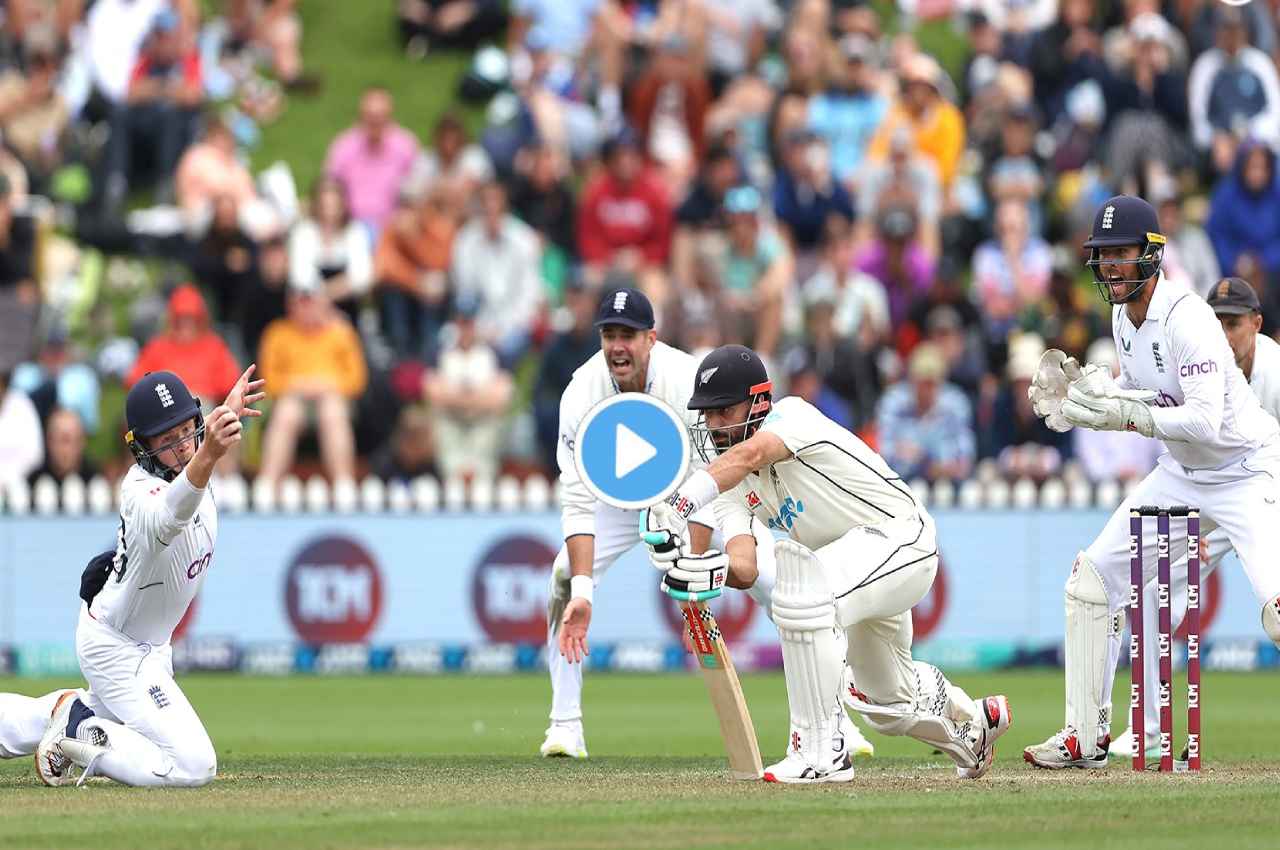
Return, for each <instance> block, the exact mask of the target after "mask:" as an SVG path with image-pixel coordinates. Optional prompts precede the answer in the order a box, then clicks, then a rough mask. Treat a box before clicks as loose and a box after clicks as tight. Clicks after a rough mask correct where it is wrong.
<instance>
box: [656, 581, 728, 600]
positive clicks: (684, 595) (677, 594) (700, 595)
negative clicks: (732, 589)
mask: <svg viewBox="0 0 1280 850" xmlns="http://www.w3.org/2000/svg"><path fill="white" fill-rule="evenodd" d="M660 587H661V588H662V592H663V593H665V594H667V596H670V597H671V598H672V599H678V600H680V601H681V602H706V601H707V600H708V599H715V598H716V597H717V596H719V595H720V593H721V591H719V590H696V591H688V590H672V589H671V588H669V587H667V586H666V584H662V585H660Z"/></svg>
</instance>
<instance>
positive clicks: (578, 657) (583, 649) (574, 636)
mask: <svg viewBox="0 0 1280 850" xmlns="http://www.w3.org/2000/svg"><path fill="white" fill-rule="evenodd" d="M590 625H591V603H590V602H588V601H587V600H586V599H581V598H579V599H570V600H569V604H568V605H566V606H565V609H564V617H563V618H562V619H561V620H560V654H561V655H563V656H564V657H565V658H566V659H568V661H569V663H570V664H578V663H581V661H582V660H583V659H584V658H586V656H587V655H588V651H587V628H588V627H590Z"/></svg>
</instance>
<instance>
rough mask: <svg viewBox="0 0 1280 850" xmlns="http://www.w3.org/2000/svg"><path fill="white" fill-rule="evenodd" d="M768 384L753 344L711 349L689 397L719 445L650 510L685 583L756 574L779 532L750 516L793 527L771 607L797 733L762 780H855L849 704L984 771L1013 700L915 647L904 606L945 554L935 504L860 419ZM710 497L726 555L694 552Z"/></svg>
mask: <svg viewBox="0 0 1280 850" xmlns="http://www.w3.org/2000/svg"><path fill="white" fill-rule="evenodd" d="M772 398H773V393H772V384H771V382H770V381H769V377H768V374H767V372H766V370H765V367H764V364H763V363H762V362H761V361H760V358H759V357H758V356H757V355H756V354H755V352H753V351H751V350H750V349H748V348H744V347H742V346H740V345H727V346H723V347H721V348H717V349H716V350H714V351H712V352H711V353H710V354H708V355H707V356H706V358H704V359H703V361H702V363H701V365H700V366H699V367H698V384H697V388H696V389H695V391H694V394H693V397H692V398H690V400H689V405H688V406H689V408H691V409H693V410H696V411H699V412H700V413H701V414H702V420H703V421H702V422H700V423H699V425H698V426H697V427H696V428H695V429H693V437H694V444H695V445H696V446H698V447H699V448H700V450H701V451H703V452H705V453H706V455H707V456H708V457H712V456H714V460H711V461H710V464H709V465H708V466H707V467H706V468H705V469H702V470H698V471H696V472H694V473H693V474H692V475H691V476H690V477H689V478H688V479H686V480H685V482H684V483H683V484H682V485H681V486H680V488H679V490H677V491H676V492H675V493H674V494H672V496H671V497H670V498H669V499H668V500H667V501H665V502H660V503H658V504H657V505H654V506H653V507H651V508H649V509H647V510H646V512H645V516H644V518H643V519H644V522H645V531H644V532H642V537H643V538H644V539H645V541H646V543H648V544H649V545H650V547H651V549H650V551H651V555H650V557H651V558H652V559H653V561H654V564H655V566H657V567H658V568H659V569H662V570H664V572H665V575H664V577H663V583H664V585H665V586H666V587H667V589H668V590H670V591H674V592H677V593H696V592H705V591H708V590H712V589H715V588H718V587H721V586H723V585H724V584H729V585H733V586H744V585H746V586H750V585H751V584H753V583H754V582H755V581H757V580H758V576H757V574H758V570H759V567H760V564H761V563H762V562H763V561H765V560H767V559H768V554H769V553H768V546H769V545H771V544H772V541H767V542H766V541H760V540H759V539H758V538H757V537H756V536H755V535H753V534H752V533H751V528H752V523H753V520H760V519H765V520H767V521H768V524H769V527H770V528H773V529H776V530H778V531H782V532H784V533H786V534H787V536H788V539H783V540H779V541H778V542H777V543H776V544H773V553H772V554H773V558H774V560H775V561H776V571H777V582H776V586H775V587H774V589H773V594H772V599H773V605H772V611H771V614H772V619H773V622H774V624H775V625H777V627H778V634H779V637H780V638H781V642H782V663H783V672H784V675H785V677H786V683H787V701H788V703H789V705H790V713H791V737H790V740H789V742H788V746H787V752H786V756H785V757H784V758H783V759H782V760H781V761H779V762H777V763H775V764H772V765H770V766H769V767H767V768H766V769H765V773H764V779H765V781H766V782H785V783H793V784H816V783H826V782H848V781H850V780H851V779H853V775H854V769H853V762H852V759H851V758H850V752H849V747H848V733H847V731H846V727H847V726H848V725H851V724H849V723H848V716H847V715H846V713H845V708H844V706H845V705H847V706H848V707H849V708H851V709H853V710H854V711H857V712H858V713H860V714H861V715H862V716H863V718H864V719H865V720H866V721H867V724H868V725H869V726H870V727H871V728H872V729H874V730H876V731H877V732H880V733H882V734H884V735H908V736H910V737H912V738H915V739H917V740H919V741H923V742H925V743H926V744H928V745H930V746H931V747H935V748H937V749H939V750H941V751H942V752H944V753H946V754H947V755H948V756H949V757H950V758H951V759H952V760H953V761H954V762H955V763H956V771H957V773H958V775H960V776H961V777H965V778H977V777H980V776H982V775H983V774H985V773H986V772H987V771H988V770H989V769H990V767H991V762H992V757H993V755H994V752H995V742H996V739H997V738H999V737H1000V736H1001V735H1003V734H1004V732H1005V731H1007V730H1008V728H1009V723H1010V721H1011V720H1012V715H1011V713H1010V711H1009V703H1008V700H1007V699H1005V697H1003V696H993V697H986V698H984V699H982V700H979V701H975V700H973V699H971V698H970V697H969V696H968V695H967V694H965V693H964V691H962V690H961V689H960V688H958V687H956V686H955V685H953V684H951V683H950V682H949V681H947V678H946V676H944V675H943V673H942V671H941V670H939V669H938V668H936V667H934V666H933V665H931V664H926V663H924V662H921V661H915V660H913V659H912V657H911V639H912V624H911V608H912V606H914V605H915V604H916V603H918V602H919V601H920V600H921V599H923V598H924V597H925V595H926V594H927V593H928V592H929V589H930V587H931V586H932V585H933V579H934V576H935V575H936V573H937V569H938V546H937V541H936V537H935V530H934V523H933V519H932V517H930V516H929V514H928V512H927V511H926V510H925V509H924V507H923V506H922V505H921V504H920V503H919V502H918V501H917V500H916V497H915V495H914V494H913V493H912V491H911V488H909V487H908V486H907V485H906V484H905V483H904V482H903V481H902V479H901V478H900V477H899V476H898V475H896V474H895V473H894V472H893V471H892V470H891V469H890V468H889V467H888V465H887V464H886V463H885V462H884V459H883V458H881V457H880V455H878V454H876V452H874V451H873V450H872V449H871V448H869V447H868V446H867V445H866V444H865V443H863V442H862V441H861V440H859V439H858V438H857V437H856V436H854V435H853V434H852V433H850V432H849V431H847V430H846V429H844V428H841V427H840V426H839V425H837V424H836V423H834V422H832V421H831V420H830V419H828V418H827V417H825V416H823V415H822V413H820V412H819V411H818V410H817V408H815V407H813V406H812V405H811V404H809V403H808V402H806V401H804V400H803V399H801V398H798V397H789V398H784V399H782V400H780V401H777V402H774V401H773V400H772ZM707 505H714V509H715V514H716V520H717V522H718V523H719V524H720V527H721V529H722V530H723V532H724V536H725V538H726V539H727V541H728V542H727V544H726V554H723V555H722V554H720V553H718V552H713V553H710V554H711V555H712V557H707V556H706V555H703V556H697V555H694V556H691V555H690V554H689V550H688V548H687V545H686V544H687V541H688V540H689V537H688V527H687V525H686V520H687V518H688V517H690V516H691V515H692V514H693V512H695V511H697V510H699V509H703V508H705V507H706V506H707ZM673 544H674V546H673ZM664 550H668V551H665V552H664ZM846 659H847V668H846ZM842 700H843V703H844V705H842V704H841V703H842Z"/></svg>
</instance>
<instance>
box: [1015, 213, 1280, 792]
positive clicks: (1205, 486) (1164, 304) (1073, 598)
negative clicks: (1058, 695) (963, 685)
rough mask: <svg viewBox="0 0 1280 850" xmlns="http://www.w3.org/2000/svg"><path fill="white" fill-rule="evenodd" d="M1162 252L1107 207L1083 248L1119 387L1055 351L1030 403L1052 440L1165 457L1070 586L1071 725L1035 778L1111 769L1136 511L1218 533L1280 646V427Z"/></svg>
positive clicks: (1087, 554)
mask: <svg viewBox="0 0 1280 850" xmlns="http://www.w3.org/2000/svg"><path fill="white" fill-rule="evenodd" d="M1164 244H1165V237H1164V236H1163V235H1162V234H1161V233H1160V225H1159V221H1158V219H1157V218H1156V212H1155V210H1154V209H1153V208H1152V207H1151V205H1150V204H1148V203H1147V202H1146V201H1144V200H1142V199H1141V198H1135V197H1131V196H1128V195H1117V196H1116V197H1113V198H1111V199H1109V200H1107V201H1106V202H1105V203H1103V204H1102V206H1101V207H1100V208H1099V209H1098V212H1097V215H1096V216H1095V218H1094V222H1093V232H1092V235H1091V236H1090V238H1089V240H1088V241H1086V242H1085V243H1084V246H1085V247H1086V248H1088V249H1089V252H1090V256H1089V260H1088V266H1089V268H1090V269H1092V270H1093V275H1094V279H1095V281H1096V283H1097V286H1098V290H1099V292H1100V293H1101V294H1102V297H1103V298H1104V299H1105V300H1106V301H1107V303H1109V304H1111V305H1113V306H1112V335H1113V337H1114V339H1115V344H1116V350H1117V352H1118V353H1119V355H1120V377H1119V379H1118V380H1116V379H1113V378H1112V377H1111V373H1110V371H1109V370H1108V369H1106V368H1105V367H1096V366H1092V365H1091V366H1086V367H1085V368H1084V369H1083V370H1078V369H1076V368H1074V364H1068V368H1067V369H1066V370H1063V369H1061V368H1058V369H1056V370H1055V368H1054V364H1055V362H1056V364H1057V365H1058V367H1061V366H1062V364H1063V359H1062V352H1060V351H1057V352H1054V351H1049V352H1046V353H1045V358H1046V360H1045V361H1042V370H1041V372H1040V374H1038V375H1037V377H1036V379H1035V380H1034V381H1033V383H1032V386H1031V388H1030V390H1029V395H1030V398H1031V401H1032V404H1033V405H1034V406H1035V409H1036V412H1037V414H1039V415H1041V416H1042V417H1044V418H1045V421H1046V423H1047V424H1048V425H1049V427H1051V428H1054V429H1055V430H1060V431H1065V430H1068V429H1070V428H1072V427H1083V428H1092V429H1095V430H1109V431H1120V430H1123V431H1137V432H1139V433H1141V434H1143V435H1144V436H1147V437H1155V438H1157V439H1159V440H1162V441H1163V442H1164V444H1165V448H1166V449H1167V451H1166V453H1165V454H1163V455H1161V456H1160V459H1159V461H1158V463H1157V465H1156V468H1155V469H1154V470H1152V472H1151V473H1150V474H1148V475H1147V477H1146V478H1145V479H1143V480H1142V482H1141V483H1140V484H1139V485H1138V487H1137V488H1136V489H1135V490H1134V492H1133V493H1132V494H1131V495H1130V496H1129V497H1128V498H1126V499H1125V500H1124V501H1123V502H1122V503H1121V505H1120V506H1119V507H1118V508H1116V511H1115V513H1113V514H1112V515H1111V518H1110V519H1109V520H1108V521H1107V524H1106V526H1105V527H1104V528H1103V529H1102V532H1101V534H1099V535H1098V537H1097V538H1096V539H1095V540H1094V541H1093V543H1091V544H1090V545H1089V546H1088V548H1086V549H1085V550H1084V551H1082V552H1080V553H1079V554H1077V555H1076V558H1075V563H1074V564H1073V565H1072V568H1071V574H1070V576H1069V577H1068V578H1067V583H1066V619H1067V634H1066V641H1065V644H1066V717H1065V724H1064V726H1063V728H1062V729H1061V731H1059V732H1057V733H1056V734H1054V735H1052V736H1050V737H1049V738H1048V739H1047V740H1046V741H1044V743H1042V744H1037V745H1035V746H1031V747H1027V748H1026V750H1025V751H1024V753H1023V757H1024V759H1025V760H1026V761H1028V762H1030V763H1031V764H1032V765H1034V766H1036V767H1042V768H1050V769H1061V768H1068V767H1077V768H1101V767H1105V766H1106V765H1107V756H1108V750H1109V746H1110V743H1111V688H1112V685H1113V684H1114V681H1115V678H1114V671H1115V669H1116V662H1117V660H1118V658H1119V654H1120V649H1121V635H1122V633H1123V631H1124V619H1125V609H1126V607H1127V605H1128V601H1129V599H1128V598H1129V568H1130V553H1129V510H1130V508H1131V507H1133V506H1137V505H1191V506H1195V507H1198V508H1200V511H1201V517H1202V521H1203V522H1204V525H1202V527H1201V528H1202V531H1203V532H1205V533H1210V532H1212V531H1213V530H1214V529H1215V528H1218V529H1221V532H1222V534H1224V535H1225V537H1226V539H1227V541H1228V542H1229V543H1230V545H1231V546H1232V547H1233V548H1234V549H1235V551H1236V554H1237V555H1238V556H1239V558H1240V561H1241V562H1242V564H1243V565H1244V571H1245V574H1246V576H1248V579H1249V583H1250V585H1251V586H1252V588H1253V592H1254V596H1255V598H1256V599H1257V602H1258V606H1259V609H1260V612H1261V613H1260V619H1261V624H1262V628H1263V631H1265V632H1266V634H1267V636H1268V637H1270V638H1271V640H1273V641H1275V642H1276V643H1277V644H1280V567H1278V566H1277V565H1276V562H1275V552H1277V551H1280V479H1278V478H1277V476H1280V425H1278V424H1277V422H1276V420H1275V419H1274V418H1273V417H1272V416H1270V415H1268V414H1267V412H1266V411H1264V410H1263V409H1262V406H1261V405H1260V404H1259V403H1258V399H1257V397H1256V396H1255V395H1254V394H1253V393H1252V392H1251V391H1250V389H1249V384H1248V382H1247V381H1246V379H1245V376H1244V373H1242V372H1241V371H1240V367H1239V366H1238V365H1237V362H1236V358H1235V356H1234V354H1233V352H1232V348H1231V346H1230V345H1229V344H1228V342H1227V337H1226V336H1224V334H1223V329H1222V326H1221V324H1220V323H1219V320H1218V318H1217V317H1216V316H1215V315H1214V309H1213V308H1212V307H1210V306H1209V305H1208V304H1206V303H1205V301H1204V300H1203V299H1201V298H1200V297H1199V296H1198V295H1196V294H1195V293H1194V292H1192V291H1191V290H1189V289H1187V288H1185V287H1181V286H1178V285H1176V284H1174V283H1172V282H1170V281H1168V280H1166V279H1165V278H1164V276H1163V274H1162V273H1161V272H1160V262H1161V258H1162V255H1163V250H1164ZM1055 358H1056V360H1055ZM1055 371H1065V372H1066V374H1065V375H1062V374H1054V372H1055ZM1171 542H1172V544H1173V551H1171V552H1170V556H1171V558H1173V559H1174V560H1179V559H1185V557H1186V554H1187V553H1186V538H1185V537H1181V538H1179V537H1176V536H1175V537H1174V538H1173V540H1172V541H1171ZM1143 544H1144V552H1143V565H1144V568H1145V569H1146V570H1147V572H1146V574H1145V575H1144V578H1143V583H1144V585H1145V584H1147V583H1150V582H1152V581H1153V580H1154V573H1155V557H1154V552H1155V540H1154V535H1144V538H1143ZM1179 546H1181V551H1178V548H1179ZM1183 580H1184V586H1185V575H1184V576H1183ZM1148 607H1151V608H1154V606H1148ZM1151 631H1153V632H1154V631H1155V630H1154V629H1152V630H1151ZM1150 692H1151V693H1155V691H1150ZM1152 702H1154V700H1152ZM1157 728H1158V727H1157Z"/></svg>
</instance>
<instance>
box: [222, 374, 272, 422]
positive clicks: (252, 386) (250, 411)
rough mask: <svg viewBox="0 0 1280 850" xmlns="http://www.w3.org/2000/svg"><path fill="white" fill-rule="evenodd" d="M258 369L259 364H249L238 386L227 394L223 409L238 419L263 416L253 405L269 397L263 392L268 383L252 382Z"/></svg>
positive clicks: (259, 380)
mask: <svg viewBox="0 0 1280 850" xmlns="http://www.w3.org/2000/svg"><path fill="white" fill-rule="evenodd" d="M257 368H258V364H256V363H251V364H249V368H248V369H245V370H244V374H242V375H241V376H240V378H239V379H238V380H237V381H236V385H235V386H234V387H232V388H231V392H230V393H228V394H227V400H226V401H224V402H223V403H222V405H223V407H226V408H227V409H228V410H230V411H231V412H232V413H234V414H235V415H236V418H240V417H244V416H261V415H262V411H261V410H255V409H254V408H253V407H252V405H254V404H257V403H258V402H260V401H262V400H263V399H264V398H266V397H267V394H266V393H264V392H262V391H261V390H262V388H263V387H264V386H266V383H267V382H266V381H265V380H263V379H262V378H259V379H258V380H256V381H254V380H251V379H252V377H253V373H254V372H255V371H256V370H257Z"/></svg>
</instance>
